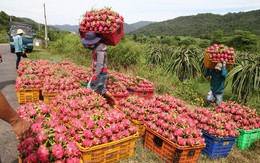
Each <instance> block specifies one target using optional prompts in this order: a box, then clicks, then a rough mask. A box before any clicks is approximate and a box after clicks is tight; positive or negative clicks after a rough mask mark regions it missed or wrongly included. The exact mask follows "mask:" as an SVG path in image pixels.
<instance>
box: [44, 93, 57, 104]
mask: <svg viewBox="0 0 260 163" xmlns="http://www.w3.org/2000/svg"><path fill="white" fill-rule="evenodd" d="M56 95H57V93H51V94H48V93H42V97H43V101H44V102H46V103H50V101H51V100H52V99H54V98H55V97H56Z"/></svg>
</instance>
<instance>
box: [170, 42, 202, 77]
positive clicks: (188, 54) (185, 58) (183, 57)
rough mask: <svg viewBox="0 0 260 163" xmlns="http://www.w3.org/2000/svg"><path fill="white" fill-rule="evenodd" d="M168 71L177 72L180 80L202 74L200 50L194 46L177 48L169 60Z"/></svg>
mask: <svg viewBox="0 0 260 163" xmlns="http://www.w3.org/2000/svg"><path fill="white" fill-rule="evenodd" d="M166 72H167V73H172V74H176V75H177V77H178V78H179V80H180V81H184V80H186V79H190V78H195V77H196V76H197V74H201V70H200V66H199V52H198V50H197V49H196V48H193V47H179V48H177V49H176V50H175V52H174V54H173V55H172V57H171V58H170V60H169V65H168V66H167V68H166Z"/></svg>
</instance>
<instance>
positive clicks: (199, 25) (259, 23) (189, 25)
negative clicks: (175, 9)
mask: <svg viewBox="0 0 260 163" xmlns="http://www.w3.org/2000/svg"><path fill="white" fill-rule="evenodd" d="M259 29H260V10H253V11H249V12H239V13H228V14H225V15H218V14H211V13H206V14H197V15H192V16H181V17H177V18H175V19H171V20H167V21H163V22H157V23H152V24H149V25H147V26H144V27H142V28H140V29H137V30H135V31H133V32H130V34H144V35H175V36H192V37H207V36H209V35H211V34H212V33H213V32H214V31H216V30H223V32H224V34H225V35H232V34H234V30H245V31H249V32H251V33H253V34H256V35H260V30H259Z"/></svg>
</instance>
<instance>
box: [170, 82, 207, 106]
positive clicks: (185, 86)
mask: <svg viewBox="0 0 260 163" xmlns="http://www.w3.org/2000/svg"><path fill="white" fill-rule="evenodd" d="M194 82H195V81H193V80H187V81H184V82H179V83H177V84H178V85H177V89H178V90H176V91H175V95H177V96H179V97H181V98H182V99H184V100H185V101H189V102H190V103H191V104H192V105H196V106H201V107H202V106H205V101H204V99H203V96H204V95H203V94H201V93H198V92H196V87H194Z"/></svg>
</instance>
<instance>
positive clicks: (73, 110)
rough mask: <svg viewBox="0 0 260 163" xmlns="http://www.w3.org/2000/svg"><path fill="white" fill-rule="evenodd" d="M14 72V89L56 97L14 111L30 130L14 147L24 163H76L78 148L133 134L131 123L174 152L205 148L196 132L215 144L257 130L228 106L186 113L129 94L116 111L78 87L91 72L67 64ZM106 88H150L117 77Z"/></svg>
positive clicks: (245, 111)
mask: <svg viewBox="0 0 260 163" xmlns="http://www.w3.org/2000/svg"><path fill="white" fill-rule="evenodd" d="M25 65H27V67H26V66H25ZM18 72H19V76H18V77H17V80H16V82H17V83H16V86H17V89H19V88H25V89H26V88H40V89H41V90H42V91H43V92H46V93H53V92H54V93H57V94H58V95H57V96H56V97H55V98H54V99H52V100H50V103H49V104H47V103H45V102H43V101H40V102H38V103H26V104H24V105H21V106H20V107H19V108H18V114H19V115H20V116H21V117H22V118H23V119H25V120H26V121H28V122H31V123H32V124H33V125H32V127H31V129H32V134H31V135H30V137H28V138H27V139H25V140H23V141H20V142H19V145H18V150H19V153H20V157H21V158H22V159H23V160H24V161H25V162H32V163H33V162H79V159H80V158H81V151H80V148H91V147H94V146H98V145H101V144H106V143H109V142H113V141H116V140H119V139H122V138H125V137H128V136H131V135H135V134H137V128H136V125H135V123H134V121H133V120H135V121H139V122H142V123H141V124H144V125H145V126H146V127H148V128H150V129H152V130H153V131H154V132H157V133H158V134H160V135H162V136H163V137H165V139H167V140H169V141H171V142H173V143H175V144H177V145H179V146H190V147H192V146H197V145H201V144H204V143H205V142H204V139H203V138H202V132H201V130H203V131H205V132H207V133H209V134H211V135H213V136H216V137H220V138H222V137H237V136H238V135H239V130H237V128H239V129H243V130H252V129H257V128H259V126H260V117H259V116H258V115H257V112H256V110H254V109H251V108H250V107H248V106H242V105H240V104H236V103H234V102H232V101H228V102H223V103H221V104H220V105H219V106H217V107H215V108H214V110H212V111H209V110H208V109H207V108H196V109H189V108H188V107H187V106H186V105H185V104H184V103H183V102H182V101H181V100H180V99H177V98H175V97H174V96H171V95H169V94H163V95H159V94H158V95H155V96H154V97H153V98H152V99H146V98H141V97H139V96H136V95H130V94H129V96H128V97H126V98H125V99H124V100H119V101H118V105H117V108H116V109H115V108H114V107H112V106H110V105H109V104H108V103H107V101H106V100H105V99H104V98H103V97H102V96H101V95H99V94H97V93H96V92H94V91H92V90H90V89H88V88H86V87H85V86H80V84H79V81H83V78H84V80H85V81H84V82H88V81H89V79H90V78H91V71H90V70H88V69H85V68H84V67H77V66H76V65H74V64H72V63H71V62H57V63H51V62H49V61H46V60H38V61H31V60H26V59H25V60H23V61H21V66H19V69H18ZM43 83H44V84H43ZM107 84H108V86H107V89H108V90H110V91H111V92H113V94H114V95H115V93H116V92H119V93H121V94H125V93H127V88H133V86H134V85H135V84H136V87H139V88H143V89H144V88H147V89H150V88H152V87H153V86H154V85H153V83H151V82H149V81H148V80H146V79H143V78H140V77H131V76H130V75H126V74H121V73H118V72H112V73H111V75H110V77H109V79H108V80H107ZM137 85H138V86H137ZM18 86H19V87H18Z"/></svg>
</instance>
